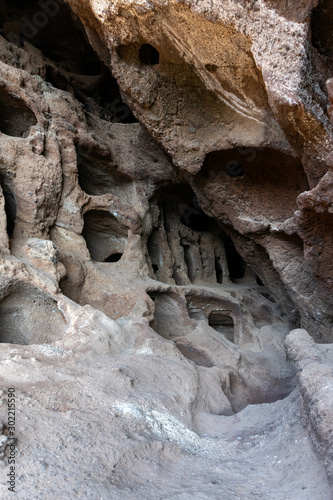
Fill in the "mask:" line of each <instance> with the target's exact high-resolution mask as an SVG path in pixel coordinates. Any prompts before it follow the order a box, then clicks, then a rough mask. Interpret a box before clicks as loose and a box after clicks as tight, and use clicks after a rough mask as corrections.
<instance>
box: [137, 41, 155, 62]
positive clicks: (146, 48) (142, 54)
mask: <svg viewBox="0 0 333 500" xmlns="http://www.w3.org/2000/svg"><path fill="white" fill-rule="evenodd" d="M139 58H140V61H141V63H142V64H145V65H147V66H155V65H156V64H159V62H160V54H159V52H158V50H157V49H155V47H153V46H152V45H150V43H144V44H143V45H141V47H140V49H139Z"/></svg>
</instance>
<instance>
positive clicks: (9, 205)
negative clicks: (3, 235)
mask: <svg viewBox="0 0 333 500" xmlns="http://www.w3.org/2000/svg"><path fill="white" fill-rule="evenodd" d="M0 184H1V188H2V192H3V197H4V199H5V212H6V218H7V234H8V237H9V238H11V237H12V235H13V232H14V228H15V220H16V212H17V205H16V199H15V196H14V194H13V192H12V190H11V189H10V187H9V185H8V184H7V183H6V182H5V181H4V180H3V179H0Z"/></svg>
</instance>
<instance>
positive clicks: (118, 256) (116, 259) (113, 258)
mask: <svg viewBox="0 0 333 500" xmlns="http://www.w3.org/2000/svg"><path fill="white" fill-rule="evenodd" d="M122 256H123V254H122V253H120V252H118V253H112V254H111V255H109V257H107V258H106V259H105V261H104V262H119V261H120V259H121V258H122Z"/></svg>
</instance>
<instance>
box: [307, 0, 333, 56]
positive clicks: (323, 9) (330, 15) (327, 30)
mask: <svg viewBox="0 0 333 500" xmlns="http://www.w3.org/2000/svg"><path fill="white" fill-rule="evenodd" d="M332 23H333V0H320V2H319V3H318V5H317V6H316V7H315V8H314V9H313V11H312V14H311V22H310V26H311V35H312V45H313V46H314V47H315V48H316V49H317V50H318V52H319V53H320V54H322V55H323V56H326V57H329V58H330V59H331V58H332V57H333V31H332Z"/></svg>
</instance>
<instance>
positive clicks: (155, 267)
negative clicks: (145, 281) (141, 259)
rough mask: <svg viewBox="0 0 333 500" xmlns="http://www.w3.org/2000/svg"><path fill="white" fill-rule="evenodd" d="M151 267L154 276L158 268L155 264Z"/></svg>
mask: <svg viewBox="0 0 333 500" xmlns="http://www.w3.org/2000/svg"><path fill="white" fill-rule="evenodd" d="M152 266H153V271H154V273H155V274H156V273H157V272H158V269H159V267H158V265H157V264H152Z"/></svg>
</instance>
